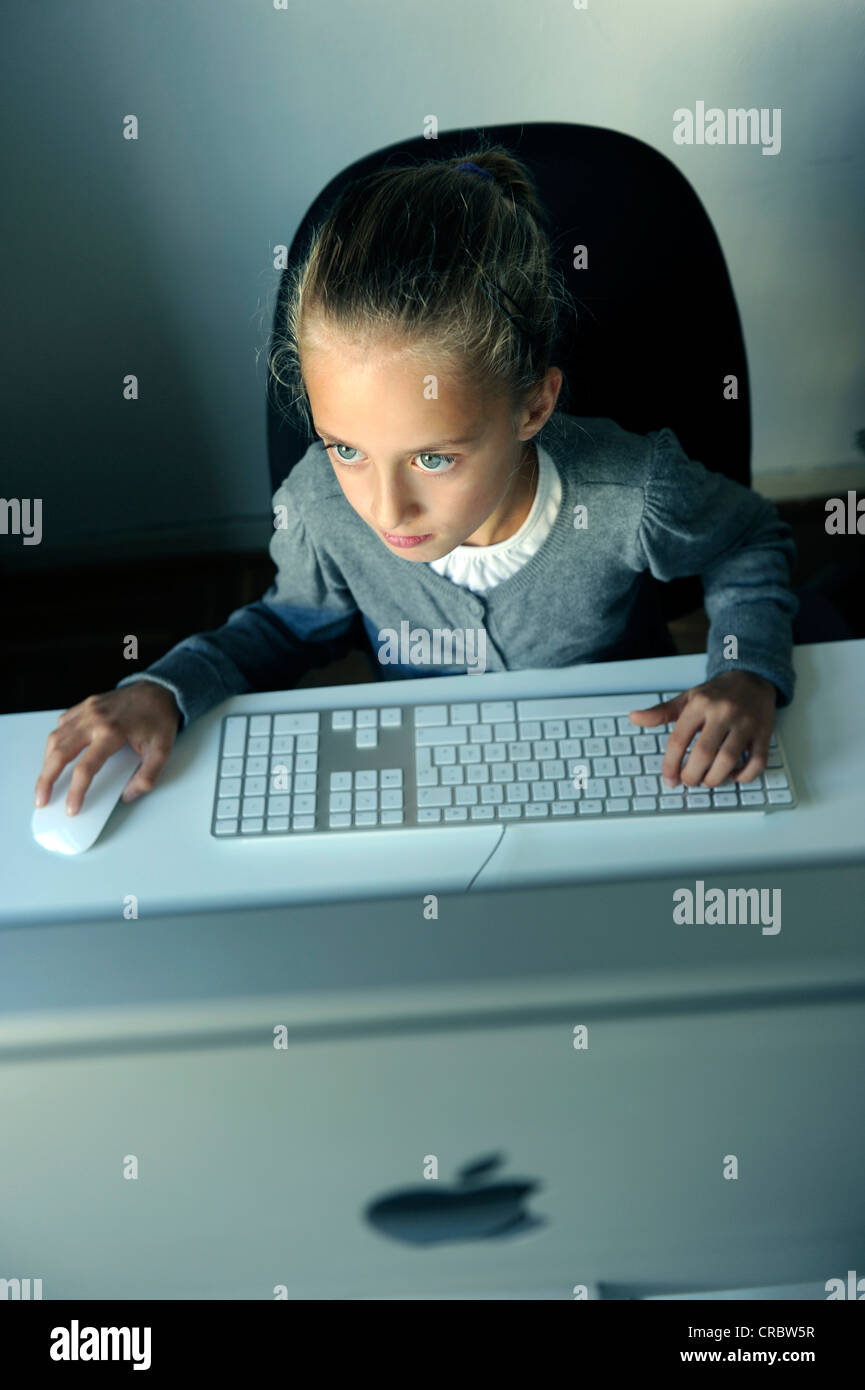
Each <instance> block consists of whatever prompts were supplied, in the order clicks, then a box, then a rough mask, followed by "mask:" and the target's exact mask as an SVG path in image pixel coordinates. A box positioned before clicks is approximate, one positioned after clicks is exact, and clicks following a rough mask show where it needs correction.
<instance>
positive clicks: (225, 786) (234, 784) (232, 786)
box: [219, 777, 249, 796]
mask: <svg viewBox="0 0 865 1390" xmlns="http://www.w3.org/2000/svg"><path fill="white" fill-rule="evenodd" d="M247 780H249V779H247ZM219 795H220V796H240V778H239V777H223V778H222V780H221V781H220V783H219Z"/></svg>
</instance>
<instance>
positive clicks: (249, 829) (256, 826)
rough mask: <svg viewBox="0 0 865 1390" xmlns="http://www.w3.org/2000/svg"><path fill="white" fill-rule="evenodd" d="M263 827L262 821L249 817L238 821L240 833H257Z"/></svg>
mask: <svg viewBox="0 0 865 1390" xmlns="http://www.w3.org/2000/svg"><path fill="white" fill-rule="evenodd" d="M263 829H264V821H263V820H258V819H256V818H253V817H250V818H249V819H248V820H242V821H241V822H240V833H241V835H258V834H259V833H260V832H261V831H262V830H263Z"/></svg>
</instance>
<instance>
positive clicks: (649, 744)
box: [632, 734, 658, 754]
mask: <svg viewBox="0 0 865 1390" xmlns="http://www.w3.org/2000/svg"><path fill="white" fill-rule="evenodd" d="M632 742H633V745H634V752H635V753H641V754H642V753H657V751H658V740H657V738H656V737H655V735H654V734H639V735H638V736H637V737H636V738H634V739H633V740H632Z"/></svg>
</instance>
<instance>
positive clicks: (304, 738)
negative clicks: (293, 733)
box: [294, 734, 318, 753]
mask: <svg viewBox="0 0 865 1390" xmlns="http://www.w3.org/2000/svg"><path fill="white" fill-rule="evenodd" d="M294 751H295V753H317V752H318V734H298V735H297V746H296V748H295V750H294Z"/></svg>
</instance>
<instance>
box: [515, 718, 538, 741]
mask: <svg viewBox="0 0 865 1390" xmlns="http://www.w3.org/2000/svg"><path fill="white" fill-rule="evenodd" d="M541 733H542V730H541V726H540V724H539V723H538V721H537V719H524V720H522V722H521V723H520V724H518V725H517V737H518V738H523V739H525V738H528V739H532V738H540V737H541Z"/></svg>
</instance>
